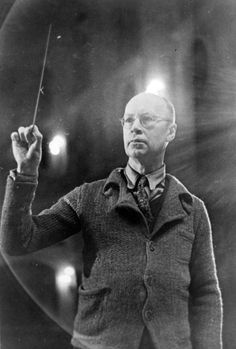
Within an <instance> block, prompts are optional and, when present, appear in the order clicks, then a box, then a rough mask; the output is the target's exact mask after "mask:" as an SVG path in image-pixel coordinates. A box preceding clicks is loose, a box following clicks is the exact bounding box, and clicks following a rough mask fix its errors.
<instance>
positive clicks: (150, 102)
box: [125, 93, 168, 116]
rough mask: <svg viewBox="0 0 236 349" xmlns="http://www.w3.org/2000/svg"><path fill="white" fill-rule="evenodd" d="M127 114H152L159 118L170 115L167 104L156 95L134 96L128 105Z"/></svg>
mask: <svg viewBox="0 0 236 349" xmlns="http://www.w3.org/2000/svg"><path fill="white" fill-rule="evenodd" d="M125 113H126V114H140V113H152V114H157V115H159V116H162V115H168V108H167V105H166V102H165V101H164V100H163V99H162V98H160V97H158V96H155V95H151V94H144V93H143V94H140V95H137V96H134V97H133V98H132V99H131V100H130V101H129V102H128V103H127V105H126V108H125Z"/></svg>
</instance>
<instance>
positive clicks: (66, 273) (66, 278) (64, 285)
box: [56, 266, 76, 291]
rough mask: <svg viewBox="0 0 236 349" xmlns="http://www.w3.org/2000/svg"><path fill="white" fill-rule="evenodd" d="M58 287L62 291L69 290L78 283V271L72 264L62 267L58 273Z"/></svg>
mask: <svg viewBox="0 0 236 349" xmlns="http://www.w3.org/2000/svg"><path fill="white" fill-rule="evenodd" d="M56 283H57V287H58V289H59V290H60V291H67V290H68V288H69V287H70V286H74V285H75V284H76V273H75V269H74V268H73V267H72V266H67V267H64V268H61V269H60V270H59V271H58V272H57V275H56Z"/></svg>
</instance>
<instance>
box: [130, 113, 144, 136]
mask: <svg viewBox="0 0 236 349" xmlns="http://www.w3.org/2000/svg"><path fill="white" fill-rule="evenodd" d="M131 132H142V125H141V123H140V120H139V117H138V116H136V117H135V119H134V122H133V124H132V127H131Z"/></svg>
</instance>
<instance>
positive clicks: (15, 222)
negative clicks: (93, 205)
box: [0, 176, 80, 255]
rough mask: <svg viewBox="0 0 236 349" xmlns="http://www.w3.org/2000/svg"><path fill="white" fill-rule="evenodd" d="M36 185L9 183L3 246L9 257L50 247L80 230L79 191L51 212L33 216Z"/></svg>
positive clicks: (0, 237) (1, 235)
mask: <svg viewBox="0 0 236 349" xmlns="http://www.w3.org/2000/svg"><path fill="white" fill-rule="evenodd" d="M36 187H37V182H35V181H30V180H25V179H24V180H21V179H20V178H18V179H17V178H16V179H15V180H14V179H13V178H12V177H11V176H9V177H8V179H7V185H6V192H5V198H4V202H3V208H2V218H1V230H0V246H1V249H2V251H3V252H5V253H7V254H9V255H22V254H26V253H29V252H34V251H37V250H39V249H42V248H44V247H47V246H50V245H52V244H54V243H57V242H59V241H61V240H64V239H66V238H67V237H69V236H71V235H73V234H75V233H76V232H78V231H79V230H80V219H79V209H78V207H79V205H78V200H79V196H80V188H76V189H74V190H73V191H72V192H70V193H69V194H67V195H66V196H64V197H62V198H61V199H60V200H59V201H58V202H57V203H56V204H54V205H53V206H52V207H51V208H49V209H47V210H44V211H42V212H41V213H40V214H39V215H32V213H31V206H32V202H33V199H34V196H35V191H36Z"/></svg>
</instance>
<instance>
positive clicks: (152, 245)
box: [149, 241, 155, 252]
mask: <svg viewBox="0 0 236 349" xmlns="http://www.w3.org/2000/svg"><path fill="white" fill-rule="evenodd" d="M149 250H150V251H151V252H154V251H155V246H154V244H153V242H152V241H150V244H149Z"/></svg>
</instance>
